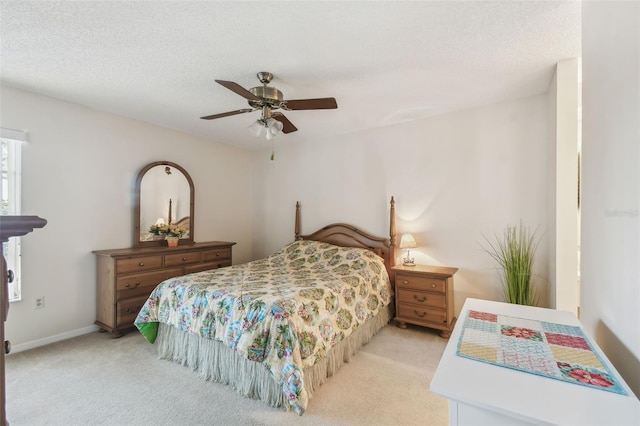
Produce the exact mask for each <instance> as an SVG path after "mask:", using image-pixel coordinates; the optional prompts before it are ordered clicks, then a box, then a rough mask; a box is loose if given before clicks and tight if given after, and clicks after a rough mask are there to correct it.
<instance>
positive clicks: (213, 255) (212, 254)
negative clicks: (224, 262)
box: [202, 248, 231, 262]
mask: <svg viewBox="0 0 640 426" xmlns="http://www.w3.org/2000/svg"><path fill="white" fill-rule="evenodd" d="M230 258H231V249H230V248H221V249H215V250H207V251H204V252H203V253H202V261H203V262H213V261H216V260H219V259H230Z"/></svg>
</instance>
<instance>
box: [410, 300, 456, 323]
mask: <svg viewBox="0 0 640 426" xmlns="http://www.w3.org/2000/svg"><path fill="white" fill-rule="evenodd" d="M398 318H400V319H403V320H407V321H416V322H420V323H428V322H430V323H435V324H438V325H442V324H446V323H447V311H446V310H443V309H436V308H429V307H427V306H415V305H408V304H405V303H399V304H398Z"/></svg>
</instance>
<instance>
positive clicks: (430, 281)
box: [396, 273, 447, 293]
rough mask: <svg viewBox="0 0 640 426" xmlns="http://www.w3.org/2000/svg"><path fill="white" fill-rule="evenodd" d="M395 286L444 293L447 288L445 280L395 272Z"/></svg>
mask: <svg viewBox="0 0 640 426" xmlns="http://www.w3.org/2000/svg"><path fill="white" fill-rule="evenodd" d="M396 287H399V288H408V289H413V290H428V291H435V292H438V293H444V292H445V289H446V288H447V280H444V279H438V278H431V277H424V276H422V277H420V276H416V275H406V274H402V273H396Z"/></svg>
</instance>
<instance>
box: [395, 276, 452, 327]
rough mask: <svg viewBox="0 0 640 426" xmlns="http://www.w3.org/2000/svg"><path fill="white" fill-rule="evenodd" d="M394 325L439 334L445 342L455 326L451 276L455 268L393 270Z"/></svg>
mask: <svg viewBox="0 0 640 426" xmlns="http://www.w3.org/2000/svg"><path fill="white" fill-rule="evenodd" d="M392 269H393V271H394V272H395V286H396V288H395V293H396V321H398V327H400V328H406V327H407V323H410V324H416V325H421V326H423V327H429V328H435V329H438V330H442V331H441V332H440V336H442V337H443V338H445V339H447V338H449V336H450V335H451V330H452V329H453V326H454V324H455V320H456V318H455V316H454V312H453V274H455V273H456V271H457V270H458V269H457V268H447V267H444V266H424V265H416V266H401V265H399V266H394V267H393V268H392Z"/></svg>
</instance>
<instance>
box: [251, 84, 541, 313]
mask: <svg viewBox="0 0 640 426" xmlns="http://www.w3.org/2000/svg"><path fill="white" fill-rule="evenodd" d="M546 122H547V104H546V96H545V95H539V96H535V97H530V98H526V99H522V100H519V101H515V102H509V103H502V104H499V105H493V106H488V107H484V108H478V109H472V110H467V111H462V112H456V113H452V114H448V115H443V116H438V117H432V118H429V119H424V120H420V121H414V122H409V123H403V124H397V125H394V126H389V127H382V128H378V129H372V130H370V131H367V132H361V133H358V134H349V135H344V136H342V137H338V138H335V139H333V140H322V139H317V140H314V141H306V142H302V143H299V144H295V145H294V144H287V143H286V141H283V139H285V138H286V136H281V137H279V139H278V142H277V143H276V146H275V151H276V161H275V162H270V161H269V154H270V151H269V150H265V151H259V152H256V153H255V154H254V160H253V164H254V182H253V189H254V199H253V200H254V205H253V206H254V214H253V221H254V226H253V228H254V240H253V241H254V255H255V256H256V257H260V256H263V255H267V254H269V253H271V252H273V251H275V250H277V249H278V248H280V247H282V245H283V244H285V243H287V242H290V241H292V240H293V237H294V235H293V232H294V212H295V208H294V207H295V202H296V200H299V201H300V202H301V204H302V231H303V233H311V232H313V231H315V230H316V229H318V228H320V227H321V226H324V225H326V224H328V223H332V222H345V223H350V224H354V225H357V226H359V227H361V228H362V229H364V230H366V231H368V232H370V233H372V234H375V235H380V236H386V235H388V230H389V224H388V222H389V213H388V211H389V210H388V209H389V204H388V203H389V199H390V197H391V196H392V195H393V196H395V199H396V213H397V224H398V234H401V233H403V232H412V233H413V234H414V236H415V237H416V240H417V242H418V245H419V246H420V247H418V248H417V249H416V250H415V251H412V254H413V255H414V257H415V258H416V262H417V263H425V264H432V265H445V266H452V267H458V268H460V269H459V272H458V273H457V274H456V276H455V280H454V282H455V305H456V311H457V312H458V311H459V310H460V308H461V307H462V304H463V303H464V300H465V299H466V298H467V297H477V298H483V299H493V300H502V286H501V283H500V280H499V277H498V275H497V273H496V271H495V269H494V268H495V265H494V264H493V263H492V260H491V259H490V257H489V256H488V255H487V254H486V253H484V252H483V251H482V250H481V248H480V245H479V243H480V242H481V241H482V234H485V235H487V236H492V235H493V234H494V233H497V234H502V232H503V230H504V228H505V227H506V226H508V225H516V224H518V222H519V221H520V219H522V220H523V221H524V223H525V224H528V225H529V226H530V227H532V228H536V227H539V234H540V235H541V237H542V241H541V244H540V247H539V251H538V256H537V262H536V267H535V272H536V273H537V274H539V275H541V276H542V277H545V275H546V273H547V244H546V234H545V232H546V230H547V192H546V191H547V184H546V175H547V173H548V172H549V170H548V168H547V149H548V145H547V125H546ZM300 131H304V130H303V129H301V130H300ZM398 241H399V239H398ZM398 254H399V255H402V254H403V253H402V252H401V251H399V252H398ZM537 282H538V284H539V285H540V293H541V299H542V300H541V304H542V305H546V304H547V297H546V294H547V283H546V280H545V279H544V278H541V279H539V280H538V281H537Z"/></svg>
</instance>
